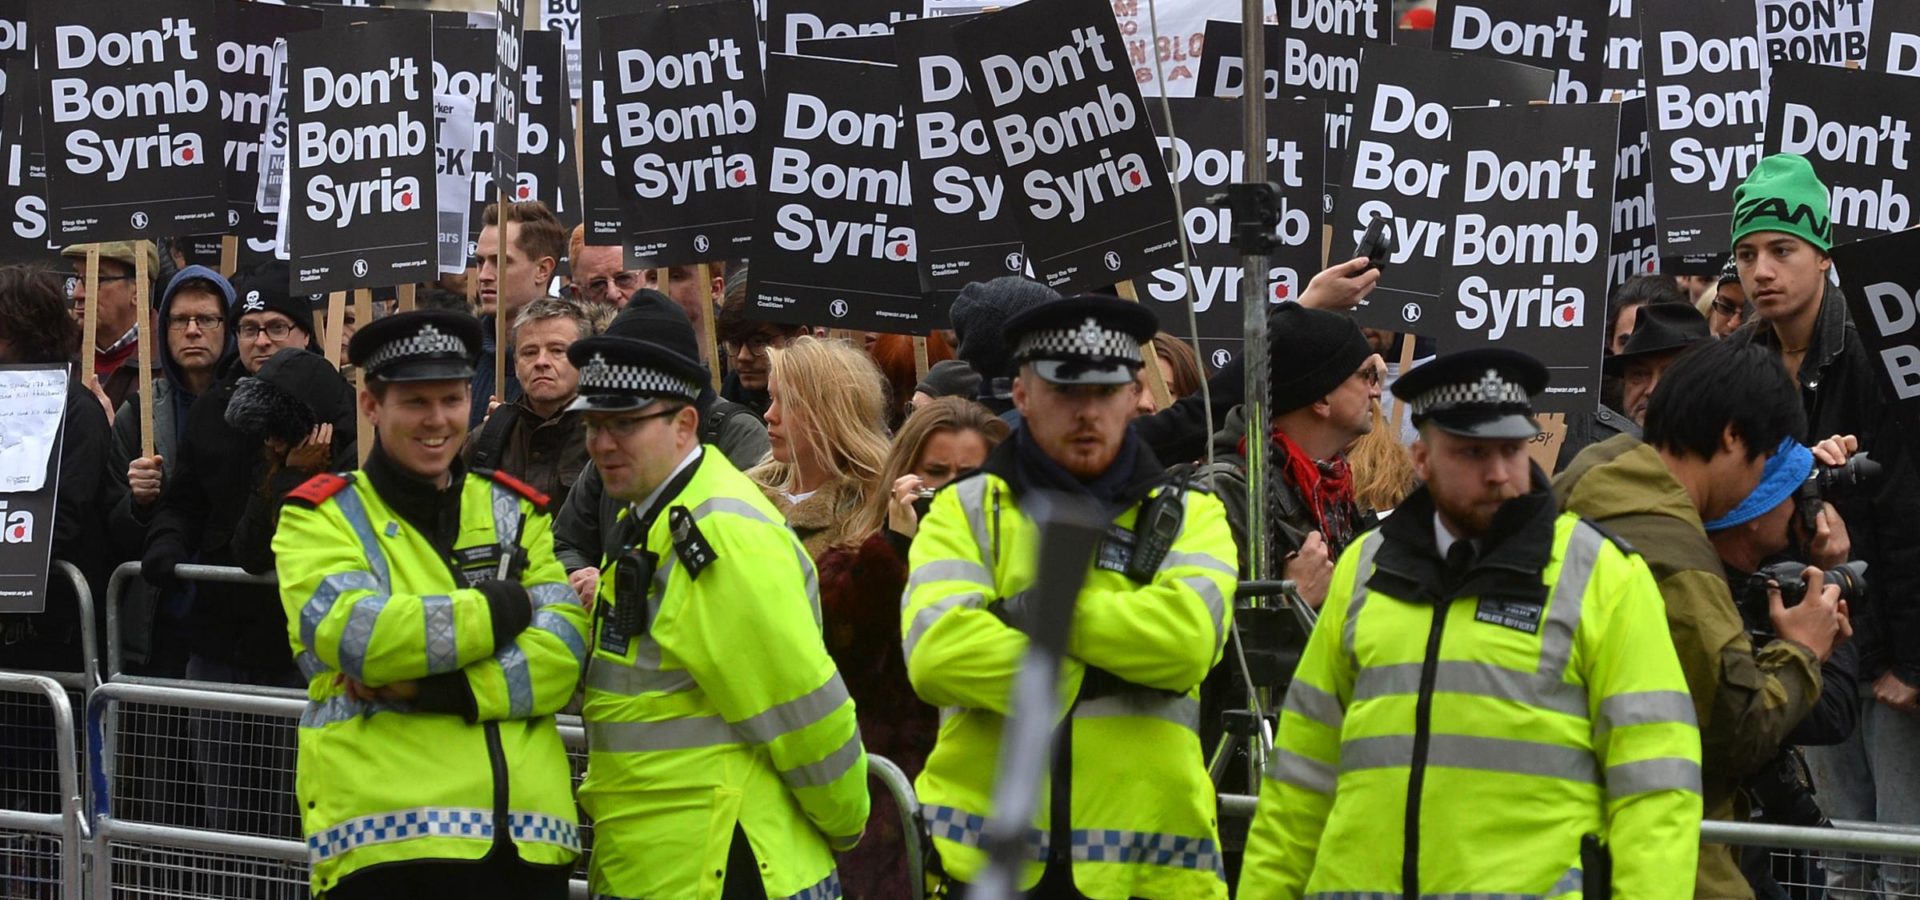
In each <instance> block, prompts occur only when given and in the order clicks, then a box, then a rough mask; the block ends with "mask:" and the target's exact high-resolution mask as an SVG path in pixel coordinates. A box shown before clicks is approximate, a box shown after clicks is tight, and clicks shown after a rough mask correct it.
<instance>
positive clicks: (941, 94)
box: [893, 17, 1027, 308]
mask: <svg viewBox="0 0 1920 900" xmlns="http://www.w3.org/2000/svg"><path fill="white" fill-rule="evenodd" d="M954 21H955V20H954V19H953V18H949V17H936V18H930V19H919V20H916V21H912V22H902V23H900V24H899V25H896V26H894V33H893V41H894V49H895V50H896V51H897V52H898V53H899V59H900V65H899V67H898V68H897V69H896V70H895V74H896V75H898V76H899V77H900V85H901V90H902V92H903V93H902V95H901V98H902V105H903V107H904V112H905V116H906V126H907V134H908V136H909V137H908V144H907V146H908V147H909V148H910V153H909V158H910V159H912V160H913V162H912V164H911V165H910V167H909V168H910V171H909V174H910V175H911V176H912V177H913V200H914V204H913V229H914V235H915V236H916V237H917V238H919V254H918V257H919V263H920V286H921V288H922V289H923V290H924V291H926V292H928V293H930V294H932V295H933V296H934V297H935V299H936V300H938V301H939V302H940V304H941V306H942V307H943V308H944V307H945V306H946V305H947V304H949V303H951V302H952V300H953V297H954V295H955V294H957V293H959V292H960V289H961V288H963V287H966V286H967V283H968V282H972V281H987V280H990V279H993V278H997V277H1000V276H1002V275H1019V274H1022V273H1024V272H1026V270H1027V257H1026V252H1025V251H1024V250H1023V249H1022V247H1021V244H1020V236H1019V224H1018V221H1017V220H1016V219H1015V218H1014V214H1013V208H1012V206H1011V203H1012V199H1013V198H1012V197H1010V196H1009V195H1008V193H1007V180H1006V178H1005V177H1003V176H1002V175H1001V174H1000V166H999V164H998V163H997V162H995V157H994V149H993V141H992V139H991V138H989V137H988V136H987V126H986V123H984V122H982V121H980V116H979V112H978V110H977V108H976V107H975V105H974V102H973V98H972V97H971V96H969V95H968V93H967V81H966V72H965V71H964V70H963V69H962V68H961V66H960V60H959V59H957V58H956V57H955V56H954V55H953V33H952V28H953V23H954Z"/></svg>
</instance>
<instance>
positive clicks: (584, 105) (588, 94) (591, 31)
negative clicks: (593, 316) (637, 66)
mask: <svg viewBox="0 0 1920 900" xmlns="http://www.w3.org/2000/svg"><path fill="white" fill-rule="evenodd" d="M543 2H544V0H543ZM578 2H579V3H580V4H581V13H580V46H581V47H582V48H583V49H582V52H581V56H580V87H581V92H582V95H583V96H582V100H581V113H580V115H581V119H582V123H581V131H582V132H583V134H582V135H581V136H582V137H583V138H584V140H583V142H582V143H583V144H584V145H585V153H584V156H585V159H584V163H585V165H583V166H582V167H581V173H582V174H581V178H580V182H581V183H580V189H581V206H582V208H581V210H580V214H581V220H582V221H583V222H584V223H585V224H586V236H587V243H588V244H590V245H592V246H596V247H601V246H611V247H617V246H620V244H621V243H622V242H623V241H625V240H626V233H627V226H626V220H625V215H626V213H625V205H624V204H623V203H622V202H621V200H620V194H621V191H620V184H619V177H618V175H617V174H616V169H615V165H616V164H615V162H614V159H613V122H612V119H611V117H610V116H609V114H608V103H607V77H608V75H606V74H604V73H605V69H604V68H603V66H602V65H601V62H602V56H601V53H600V48H601V47H602V46H603V44H604V42H603V41H602V40H601V38H600V20H601V19H604V18H612V17H614V16H623V15H631V14H633V13H643V12H650V11H653V10H657V9H660V8H661V7H663V6H664V5H665V4H664V2H663V0H578Z"/></svg>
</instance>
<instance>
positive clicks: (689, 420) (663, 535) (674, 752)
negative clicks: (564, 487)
mask: <svg viewBox="0 0 1920 900" xmlns="http://www.w3.org/2000/svg"><path fill="white" fill-rule="evenodd" d="M567 356H568V358H569V359H570V360H571V361H572V362H573V364H574V366H575V368H577V369H579V370H580V397H579V399H577V400H576V401H574V404H573V408H574V409H581V410H585V411H586V416H585V418H586V425H587V452H588V453H590V454H592V455H593V461H594V465H596V466H597V467H598V468H599V471H600V475H601V478H602V479H603V481H604V483H605V485H606V491H607V493H608V495H610V496H613V497H617V498H619V499H620V500H623V501H625V502H626V504H627V507H626V509H625V510H623V511H622V513H621V514H620V518H619V519H618V521H617V522H615V523H614V524H613V526H612V527H613V528H615V529H617V530H618V533H619V544H618V545H619V546H622V547H624V548H625V549H624V550H622V551H620V552H619V553H618V554H617V555H615V556H613V557H612V558H610V559H608V560H607V561H606V562H605V565H603V566H602V567H601V568H602V570H603V572H604V573H605V574H604V575H603V576H602V577H601V579H600V585H599V593H598V594H597V596H596V600H595V604H594V607H595V609H594V611H595V614H596V616H597V618H596V619H595V622H594V646H593V657H592V662H591V663H590V664H589V666H588V669H587V678H586V685H587V695H586V708H585V718H586V722H587V745H588V748H589V755H588V761H587V776H586V780H585V781H583V782H582V783H581V785H580V805H581V808H582V809H585V810H586V811H587V813H588V814H589V815H591V816H592V817H593V821H594V851H595V852H594V854H593V876H592V881H593V891H594V893H595V894H596V895H605V896H608V897H649V898H663V900H665V898H714V897H719V898H723V900H734V898H741V900H746V898H756V900H758V898H769V897H772V898H798V900H839V897H840V880H839V877H838V876H837V875H836V874H835V869H834V860H833V853H834V851H844V850H848V849H850V848H852V847H853V845H854V843H855V842H856V841H858V840H859V838H860V835H861V832H862V831H863V830H864V829H865V827H866V822H867V808H868V800H867V758H866V753H865V751H864V750H863V749H862V748H861V744H860V733H859V729H858V728H857V726H856V725H855V720H854V710H853V700H852V699H851V698H850V697H848V695H847V689H846V686H845V684H843V683H842V681H841V679H840V673H839V671H838V670H836V669H835V668H834V664H833V660H832V659H831V658H830V657H828V656H827V650H826V644H825V642H824V641H823V640H822V639H821V634H820V597H819V590H818V585H817V583H816V575H815V574H814V569H813V563H812V561H811V560H810V559H808V558H807V553H806V550H805V548H803V547H801V545H800V541H799V539H798V538H796V537H794V534H793V532H792V530H790V529H788V528H787V527H786V524H785V523H784V522H783V521H782V520H781V518H780V514H779V513H778V512H777V511H775V510H774V508H773V506H772V505H770V504H769V503H768V502H767V500H766V498H765V497H764V496H763V495H762V494H761V493H760V489H759V488H758V487H757V486H755V485H754V483H753V482H752V481H749V480H748V479H747V477H746V476H745V475H742V474H741V473H740V470H739V469H736V468H734V466H733V464H732V463H730V462H728V461H727V457H726V455H725V454H723V453H721V452H720V451H719V450H718V449H717V448H715V447H711V446H701V444H700V440H699V435H700V414H699V411H698V410H697V409H696V408H695V407H694V402H695V400H697V399H698V398H699V396H700V386H701V385H702V384H705V383H706V381H707V375H706V370H705V369H704V368H703V367H702V366H701V365H700V364H699V363H698V362H696V361H695V360H693V359H692V358H691V357H688V356H684V355H681V354H680V353H677V352H675V351H673V350H669V349H667V348H666V347H663V346H661V345H658V344H653V343H648V342H644V341H641V340H638V339H636V338H631V337H624V336H613V335H608V336H602V337H596V338H589V339H587V340H584V341H580V342H578V343H575V344H574V345H573V346H572V347H571V348H569V349H568V351H567Z"/></svg>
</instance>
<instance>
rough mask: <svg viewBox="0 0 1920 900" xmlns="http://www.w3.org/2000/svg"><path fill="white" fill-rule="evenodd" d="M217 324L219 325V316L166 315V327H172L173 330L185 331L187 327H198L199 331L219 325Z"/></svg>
mask: <svg viewBox="0 0 1920 900" xmlns="http://www.w3.org/2000/svg"><path fill="white" fill-rule="evenodd" d="M219 325H220V317H219V316H168V317H167V327H168V328H171V329H173V330H174V331H185V330H187V329H188V328H198V329H200V330H201V331H212V330H213V329H215V328H217V327H219Z"/></svg>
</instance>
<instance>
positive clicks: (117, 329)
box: [60, 241, 160, 409]
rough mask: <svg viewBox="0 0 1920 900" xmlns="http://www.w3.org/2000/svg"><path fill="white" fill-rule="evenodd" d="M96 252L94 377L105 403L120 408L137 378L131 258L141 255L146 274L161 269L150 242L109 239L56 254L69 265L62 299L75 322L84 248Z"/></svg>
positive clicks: (82, 293) (83, 292) (82, 290)
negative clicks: (144, 259)
mask: <svg viewBox="0 0 1920 900" xmlns="http://www.w3.org/2000/svg"><path fill="white" fill-rule="evenodd" d="M96 246H97V247H99V249H100V284H99V292H100V296H99V298H98V301H99V302H98V303H97V304H96V307H97V314H98V315H99V317H100V321H99V324H98V325H96V326H95V328H94V334H93V340H94V347H93V373H94V374H95V375H97V376H99V378H100V387H101V389H102V390H104V391H105V392H106V395H107V402H108V404H109V405H110V406H112V407H113V408H114V409H119V408H120V404H121V403H123V402H125V401H126V399H127V394H128V393H129V392H131V391H133V390H134V389H135V388H136V387H138V385H137V384H136V382H138V381H139V380H140V377H139V374H140V373H139V372H137V371H135V370H136V369H138V368H139V365H138V363H137V362H136V360H137V359H138V358H139V351H140V323H139V322H137V321H135V319H137V318H138V315H139V312H138V310H137V309H136V308H135V307H136V300H137V293H136V292H135V290H134V286H133V272H134V254H135V253H144V254H145V255H146V257H147V271H148V272H157V271H159V270H160V255H159V254H158V253H157V252H156V251H155V250H154V248H153V244H152V242H142V241H110V242H108V243H104V244H74V245H72V246H69V247H67V248H66V249H65V250H62V251H60V255H61V256H64V257H66V259H67V261H68V262H69V263H71V264H72V266H73V274H72V275H71V276H68V278H67V284H66V287H67V299H68V300H69V301H71V302H72V303H73V314H74V316H75V317H76V318H78V317H79V316H81V315H82V310H83V309H84V308H85V307H86V304H87V250H88V249H89V248H92V247H96Z"/></svg>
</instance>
